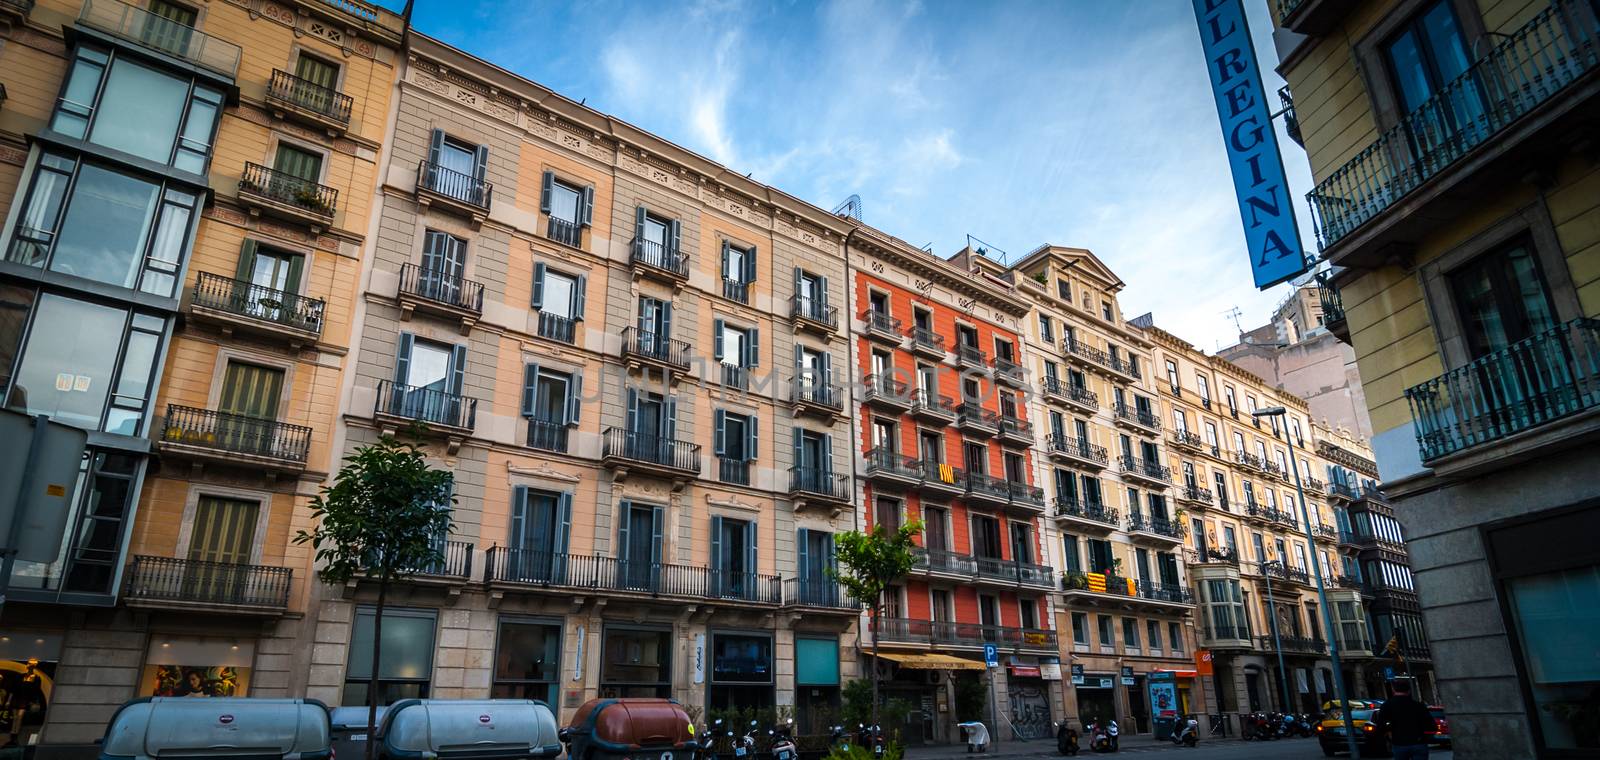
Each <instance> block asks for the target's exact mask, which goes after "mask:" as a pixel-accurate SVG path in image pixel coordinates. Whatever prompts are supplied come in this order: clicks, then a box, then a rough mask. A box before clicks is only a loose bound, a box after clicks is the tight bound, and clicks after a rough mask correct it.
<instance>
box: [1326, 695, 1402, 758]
mask: <svg viewBox="0 0 1600 760" xmlns="http://www.w3.org/2000/svg"><path fill="white" fill-rule="evenodd" d="M1377 704H1378V703H1375V702H1367V703H1363V702H1357V701H1352V702H1351V706H1352V707H1353V708H1354V709H1352V710H1351V711H1350V727H1351V728H1352V729H1354V730H1355V732H1356V747H1357V749H1359V750H1360V751H1361V756H1362V757H1387V756H1388V754H1389V742H1388V739H1387V738H1386V737H1384V735H1383V734H1382V733H1381V732H1380V731H1378V726H1377V725H1376V724H1375V723H1373V721H1374V720H1375V719H1376V718H1377V712H1378V710H1377ZM1344 731H1345V728H1344V708H1343V707H1342V706H1339V705H1333V704H1331V703H1330V704H1329V705H1328V706H1326V707H1325V708H1324V709H1323V711H1322V722H1321V723H1318V724H1317V743H1318V744H1321V745H1322V754H1324V755H1326V756H1328V757H1333V756H1334V755H1336V754H1338V753H1340V752H1345V751H1347V750H1348V749H1349V744H1348V743H1347V742H1346V741H1345V733H1344Z"/></svg>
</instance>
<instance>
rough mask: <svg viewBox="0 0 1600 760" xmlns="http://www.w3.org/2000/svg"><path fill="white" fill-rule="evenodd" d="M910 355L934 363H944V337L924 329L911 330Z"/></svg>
mask: <svg viewBox="0 0 1600 760" xmlns="http://www.w3.org/2000/svg"><path fill="white" fill-rule="evenodd" d="M911 353H913V354H916V355H917V356H921V357H923V358H926V359H932V360H934V361H944V336H943V335H940V334H938V333H936V332H934V331H932V330H930V329H928V328H926V327H913V328H911Z"/></svg>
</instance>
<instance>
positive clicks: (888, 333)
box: [861, 309, 902, 340]
mask: <svg viewBox="0 0 1600 760" xmlns="http://www.w3.org/2000/svg"><path fill="white" fill-rule="evenodd" d="M861 321H863V322H866V323H867V332H868V333H876V334H878V335H882V336H885V337H892V338H894V339H896V340H899V338H900V333H901V331H902V327H901V322H900V320H898V319H895V318H894V317H891V316H889V315H888V314H885V313H883V312H881V311H878V310H876V309H867V310H866V311H863V312H861Z"/></svg>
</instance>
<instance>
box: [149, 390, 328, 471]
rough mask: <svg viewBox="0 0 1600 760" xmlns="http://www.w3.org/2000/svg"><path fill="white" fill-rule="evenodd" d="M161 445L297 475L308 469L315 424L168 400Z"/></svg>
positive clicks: (169, 452)
mask: <svg viewBox="0 0 1600 760" xmlns="http://www.w3.org/2000/svg"><path fill="white" fill-rule="evenodd" d="M157 446H158V447H159V448H160V449H161V452H162V453H163V454H166V455H174V456H182V457H185V458H188V459H195V460H205V461H212V462H217V463H220V464H226V465H233V466H236V467H249V468H261V469H265V470H268V471H271V472H284V473H298V472H304V471H305V469H306V455H307V453H308V452H310V450H311V428H308V427H305V426H303V425H290V424H288V423H284V422H279V421H277V420H270V419H263V418H260V417H245V416H243V415H238V414H229V413H227V412H218V411H212V410H210V409H194V408H191V407H187V406H178V405H176V404H168V405H167V416H166V418H165V419H164V420H163V421H162V423H161V433H160V438H159V439H158V440H157Z"/></svg>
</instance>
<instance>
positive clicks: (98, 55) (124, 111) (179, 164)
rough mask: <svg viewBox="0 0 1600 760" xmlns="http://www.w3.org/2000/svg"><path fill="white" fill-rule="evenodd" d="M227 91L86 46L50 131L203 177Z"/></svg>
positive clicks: (81, 51)
mask: <svg viewBox="0 0 1600 760" xmlns="http://www.w3.org/2000/svg"><path fill="white" fill-rule="evenodd" d="M222 102H223V96H222V91H221V90H218V89H215V88H212V87H206V86H203V85H199V84H197V83H196V82H195V81H194V79H193V78H191V77H184V76H175V75H173V74H170V73H166V72H163V71H160V70H158V69H155V68H152V67H150V66H146V65H144V64H143V63H139V62H137V61H135V60H134V59H132V58H128V57H124V56H123V55H122V54H121V53H115V52H111V51H108V50H103V49H100V48H95V47H80V48H78V50H77V54H76V58H75V59H74V61H73V65H72V72H71V74H70V75H69V76H68V78H67V84H66V87H64V88H63V90H62V94H61V98H60V100H58V101H57V103H56V111H55V114H54V116H53V117H52V118H51V120H50V128H51V129H52V130H54V131H56V132H59V133H61V134H63V135H66V136H68V137H74V138H77V139H80V140H87V141H88V142H90V143H93V144H95V145H99V146H102V147H105V148H110V149H112V150H116V151H120V152H122V153H126V154H128V155H131V156H134V157H136V158H140V159H144V160H147V161H153V162H155V163H158V164H163V165H167V166H172V167H174V168H177V169H182V170H184V171H188V172H193V173H195V174H203V173H205V170H206V164H207V162H208V161H209V159H210V157H211V143H212V140H213V138H214V136H215V135H216V130H217V121H218V118H217V117H218V116H219V115H220V114H221V113H222Z"/></svg>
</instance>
